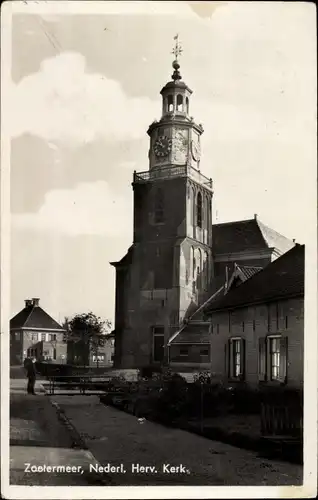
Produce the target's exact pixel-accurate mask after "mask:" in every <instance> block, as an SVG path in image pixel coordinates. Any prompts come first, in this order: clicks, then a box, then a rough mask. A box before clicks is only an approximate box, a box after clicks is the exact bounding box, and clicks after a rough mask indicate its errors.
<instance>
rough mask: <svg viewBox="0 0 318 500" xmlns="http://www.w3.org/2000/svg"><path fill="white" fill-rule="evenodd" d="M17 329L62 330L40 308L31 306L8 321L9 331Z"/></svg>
mask: <svg viewBox="0 0 318 500" xmlns="http://www.w3.org/2000/svg"><path fill="white" fill-rule="evenodd" d="M17 328H43V330H63V328H62V326H61V325H59V323H57V321H55V320H54V319H53V318H52V317H51V316H50V315H49V314H48V313H47V312H45V311H44V309H42V307H40V306H35V305H33V304H31V305H30V306H26V307H24V308H23V309H22V311H20V312H19V313H18V314H16V315H15V316H14V317H13V318H12V319H11V321H10V330H11V329H17Z"/></svg>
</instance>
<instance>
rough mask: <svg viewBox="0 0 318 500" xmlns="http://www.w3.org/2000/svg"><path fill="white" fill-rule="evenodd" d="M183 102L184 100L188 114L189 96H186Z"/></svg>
mask: <svg viewBox="0 0 318 500" xmlns="http://www.w3.org/2000/svg"><path fill="white" fill-rule="evenodd" d="M185 102H186V112H187V114H189V98H188V97H186V100H185Z"/></svg>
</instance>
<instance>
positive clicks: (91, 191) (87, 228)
mask: <svg viewBox="0 0 318 500" xmlns="http://www.w3.org/2000/svg"><path fill="white" fill-rule="evenodd" d="M131 213H132V197H131V196H130V197H128V196H127V198H125V197H124V195H118V194H117V193H114V192H113V191H111V189H110V187H109V185H108V184H107V182H104V181H97V182H92V183H81V184H78V185H77V186H76V187H75V188H74V189H57V190H52V191H49V192H48V193H47V194H46V196H45V201H44V204H43V205H42V207H41V208H40V210H39V211H38V212H37V213H35V214H31V213H28V214H19V215H13V216H12V225H13V228H15V229H31V230H36V231H48V232H50V233H52V232H53V233H60V234H66V235H69V236H79V235H90V236H92V235H107V236H110V237H118V236H121V235H122V232H123V228H129V229H128V230H130V228H131V227H132V220H130V219H131V215H130V214H131Z"/></svg>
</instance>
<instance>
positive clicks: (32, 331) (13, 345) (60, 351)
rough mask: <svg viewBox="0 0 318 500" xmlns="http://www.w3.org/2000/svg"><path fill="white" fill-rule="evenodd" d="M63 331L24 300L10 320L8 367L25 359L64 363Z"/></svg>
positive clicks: (34, 301)
mask: <svg viewBox="0 0 318 500" xmlns="http://www.w3.org/2000/svg"><path fill="white" fill-rule="evenodd" d="M64 334H65V330H64V329H63V328H62V326H61V325H59V324H58V323H57V322H56V321H55V320H54V319H53V318H52V317H51V316H50V315H49V314H48V313H47V312H45V311H44V310H43V309H42V308H41V307H40V305H39V299H38V298H33V299H32V300H30V299H27V300H25V307H24V308H23V309H22V310H21V311H20V312H19V313H18V314H16V315H15V316H14V317H13V318H12V319H11V321H10V364H11V365H22V364H23V361H24V359H25V358H26V357H29V356H30V357H35V358H36V359H37V361H49V362H53V363H66V357H67V356H66V343H65V342H64Z"/></svg>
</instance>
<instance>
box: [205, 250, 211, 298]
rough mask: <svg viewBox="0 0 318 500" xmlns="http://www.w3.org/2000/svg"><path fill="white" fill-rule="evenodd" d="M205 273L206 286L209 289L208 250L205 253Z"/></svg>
mask: <svg viewBox="0 0 318 500" xmlns="http://www.w3.org/2000/svg"><path fill="white" fill-rule="evenodd" d="M204 261H205V262H204V275H205V288H206V289H207V288H208V286H209V281H210V278H209V255H208V252H205V254H204Z"/></svg>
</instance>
